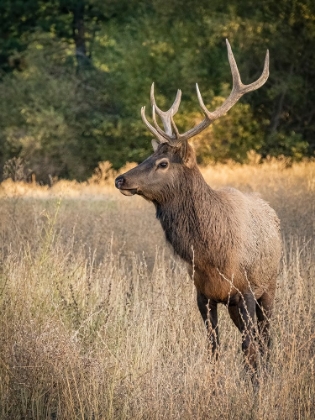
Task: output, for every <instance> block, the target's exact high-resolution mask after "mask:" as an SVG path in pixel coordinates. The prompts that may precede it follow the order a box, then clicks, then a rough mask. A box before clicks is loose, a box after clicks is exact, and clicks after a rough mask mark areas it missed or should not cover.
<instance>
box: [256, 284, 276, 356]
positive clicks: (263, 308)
mask: <svg viewBox="0 0 315 420" xmlns="http://www.w3.org/2000/svg"><path fill="white" fill-rule="evenodd" d="M273 300H274V293H268V292H265V293H264V294H263V295H262V296H261V297H260V298H259V299H258V302H257V305H256V315H257V324H258V333H259V342H260V353H261V355H262V356H264V355H265V353H266V352H267V360H268V349H269V347H270V331H269V329H270V317H271V314H272V307H273Z"/></svg>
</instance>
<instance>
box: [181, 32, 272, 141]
mask: <svg viewBox="0 0 315 420" xmlns="http://www.w3.org/2000/svg"><path fill="white" fill-rule="evenodd" d="M226 45H227V50H228V59H229V63H230V68H231V72H232V78H233V88H232V91H231V93H230V95H229V97H228V98H227V99H226V100H225V101H224V102H223V104H222V105H221V106H220V107H219V108H217V109H216V110H215V111H213V112H210V111H208V109H207V108H206V106H205V104H204V102H203V99H202V96H201V93H200V90H199V87H198V84H196V90H197V97H198V100H199V105H200V107H201V109H202V111H203V113H204V114H205V118H204V120H203V121H201V123H199V124H198V125H197V126H196V127H194V128H192V129H190V130H189V131H187V132H186V133H184V134H181V135H180V137H181V139H182V140H188V139H190V138H191V137H193V136H195V135H197V134H199V133H200V132H201V131H202V130H204V129H205V128H206V127H208V126H209V125H210V124H211V123H212V122H213V121H214V120H216V119H218V118H219V117H221V116H222V115H225V114H226V113H227V112H228V111H229V110H230V109H231V108H232V106H233V105H235V104H236V102H237V101H238V100H239V99H240V98H241V97H242V96H243V95H244V94H245V93H248V92H251V91H253V90H256V89H259V88H260V87H261V86H262V85H263V84H264V83H265V82H266V80H267V79H268V76H269V51H268V50H267V53H266V58H265V63H264V69H263V72H262V74H261V76H260V77H259V79H258V80H256V81H255V82H253V83H250V84H249V85H244V84H243V83H242V81H241V77H240V74H239V71H238V68H237V64H236V61H235V58H234V55H233V52H232V48H231V45H230V43H229V41H228V40H226Z"/></svg>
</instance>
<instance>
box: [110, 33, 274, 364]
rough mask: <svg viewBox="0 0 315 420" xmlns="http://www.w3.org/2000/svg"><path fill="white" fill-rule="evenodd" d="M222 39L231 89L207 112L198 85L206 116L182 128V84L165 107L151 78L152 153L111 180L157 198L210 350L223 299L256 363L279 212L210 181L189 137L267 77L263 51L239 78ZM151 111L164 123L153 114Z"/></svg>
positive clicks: (264, 333)
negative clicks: (252, 75)
mask: <svg viewBox="0 0 315 420" xmlns="http://www.w3.org/2000/svg"><path fill="white" fill-rule="evenodd" d="M227 47H228V58H229V62H230V66H231V71H232V76H233V89H232V92H231V94H230V96H229V97H228V98H227V100H226V101H225V102H224V103H223V105H222V106H221V107H219V108H218V109H217V110H215V111H214V112H209V111H208V110H207V108H206V107H205V105H204V103H203V100H202V97H201V95H200V92H199V89H198V85H197V95H198V99H199V103H200V106H201V108H202V110H203V112H204V115H205V117H204V119H203V121H202V122H201V123H199V124H198V125H197V126H196V127H194V128H192V129H191V130H189V131H188V132H186V133H184V134H180V133H179V132H178V129H177V127H176V125H175V122H174V120H173V115H174V114H175V113H176V112H177V110H178V107H179V103H180V99H181V92H180V91H178V92H177V96H176V99H175V102H174V104H173V105H172V107H171V108H170V110H169V111H167V112H163V111H161V110H160V109H159V108H158V107H157V105H156V103H155V99H154V88H153V85H152V88H151V102H152V106H153V122H154V126H153V125H151V124H150V123H149V122H148V121H147V119H146V117H145V113H144V108H142V110H141V115H142V118H143V121H144V123H145V124H146V126H147V127H148V129H149V130H150V131H151V133H152V134H153V135H154V136H155V139H156V140H152V145H153V149H154V153H153V155H151V156H150V157H149V158H148V159H146V160H145V161H144V162H142V163H141V164H140V165H138V166H137V167H136V168H134V169H132V170H130V171H128V172H126V173H125V174H123V175H120V176H119V177H117V178H116V180H115V183H116V187H117V188H118V189H119V190H120V192H121V193H122V194H124V195H127V196H131V195H134V194H139V195H142V196H143V197H144V198H145V199H147V200H149V201H151V202H152V203H153V204H154V205H155V208H156V217H157V218H158V219H159V221H160V222H161V225H162V228H163V230H164V232H165V236H166V239H167V241H168V242H169V243H170V244H171V245H172V246H173V248H174V251H175V253H176V254H178V255H179V256H180V257H181V258H182V259H183V260H185V261H186V262H187V263H188V266H189V271H190V274H191V275H192V277H193V281H194V284H195V286H196V289H197V303H198V307H199V310H200V313H201V315H202V318H203V320H204V322H205V323H206V326H207V328H208V334H209V338H210V343H211V347H212V350H213V352H215V353H216V351H217V349H218V345H219V334H218V316H217V305H218V304H219V303H222V304H224V305H226V306H227V308H228V312H229V315H230V317H231V319H232V321H233V322H234V324H235V325H236V327H237V328H238V329H239V330H240V332H241V333H242V349H243V351H244V354H245V358H246V360H247V362H248V365H249V366H250V367H251V368H252V369H253V370H255V369H256V364H257V343H256V340H255V336H257V332H258V337H259V339H258V347H259V348H260V351H261V352H262V353H264V351H265V350H266V349H267V347H268V345H269V341H270V336H269V319H270V316H271V312H272V307H273V301H274V296H275V289H276V279H277V274H278V267H279V261H280V254H281V241H280V233H279V220H278V218H277V215H276V213H275V212H274V210H273V209H272V208H271V207H270V206H269V205H268V204H267V203H266V202H265V201H263V200H262V199H260V198H259V197H258V196H257V195H254V194H253V195H250V194H243V193H242V192H240V191H238V190H236V189H233V188H222V189H219V190H214V189H212V188H211V187H210V186H209V185H208V184H207V183H206V182H205V180H204V179H203V177H202V175H201V173H200V171H199V169H198V166H197V163H196V158H195V153H194V151H193V149H192V147H191V146H190V145H189V143H188V139H190V138H191V137H193V136H194V135H196V134H198V133H200V132H201V131H202V130H204V129H205V128H206V127H207V126H209V125H210V124H211V123H212V122H213V121H214V120H215V119H217V118H219V117H220V116H222V115H224V114H225V113H226V112H227V111H228V110H229V109H230V108H231V107H232V106H233V105H234V104H235V103H236V102H237V101H238V99H239V98H240V97H241V96H242V95H243V94H244V93H247V92H250V91H253V90H255V89H258V88H259V87H260V86H262V85H263V84H264V83H265V81H266V80H267V78H268V75H269V68H268V67H269V57H268V52H267V55H266V59H265V65H264V70H263V73H262V75H261V77H260V78H259V79H258V80H257V81H256V82H254V83H251V84H250V85H243V84H242V82H241V80H240V75H239V72H238V69H237V65H236V62H235V59H234V56H233V53H232V50H231V47H230V45H229V43H228V41H227ZM156 113H157V114H158V115H159V117H160V118H161V120H162V123H163V127H164V130H162V129H161V127H160V126H159V125H158V123H157V121H156V115H155V114H156ZM257 330H258V331H257Z"/></svg>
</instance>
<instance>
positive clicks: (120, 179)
mask: <svg viewBox="0 0 315 420" xmlns="http://www.w3.org/2000/svg"><path fill="white" fill-rule="evenodd" d="M124 182H125V178H124V177H123V176H122V175H120V176H118V177H117V178H116V179H115V185H116V188H118V189H119V190H120V189H121V187H122V186H123V185H124Z"/></svg>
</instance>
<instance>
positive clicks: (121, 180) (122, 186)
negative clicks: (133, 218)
mask: <svg viewBox="0 0 315 420" xmlns="http://www.w3.org/2000/svg"><path fill="white" fill-rule="evenodd" d="M126 184H127V183H126V178H125V177H124V176H123V175H119V176H118V177H117V178H116V179H115V186H116V188H118V189H119V191H120V192H121V193H122V194H123V195H127V196H131V195H134V194H137V188H128V186H127V185H126Z"/></svg>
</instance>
